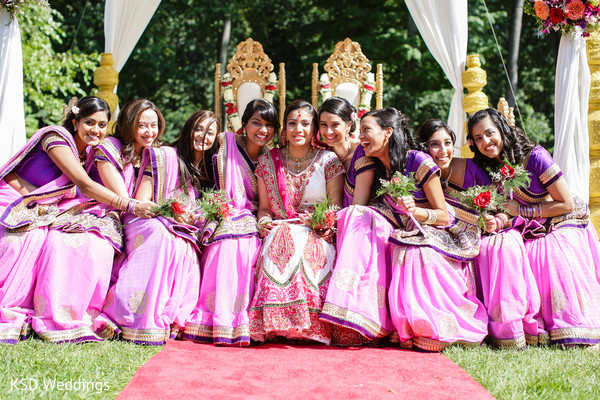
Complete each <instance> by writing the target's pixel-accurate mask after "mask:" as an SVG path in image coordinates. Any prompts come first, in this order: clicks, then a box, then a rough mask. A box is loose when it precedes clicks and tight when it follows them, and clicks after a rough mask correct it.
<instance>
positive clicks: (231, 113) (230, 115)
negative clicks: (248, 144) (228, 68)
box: [221, 72, 242, 132]
mask: <svg viewBox="0 0 600 400" xmlns="http://www.w3.org/2000/svg"><path fill="white" fill-rule="evenodd" d="M221 87H222V88H223V100H224V101H225V114H227V119H228V120H229V123H230V124H231V127H232V128H233V131H234V132H237V131H239V130H240V129H241V128H242V121H241V120H240V116H239V114H238V111H237V107H236V102H235V99H234V98H233V85H232V83H231V74H230V73H229V72H227V73H225V74H223V78H222V79H221Z"/></svg>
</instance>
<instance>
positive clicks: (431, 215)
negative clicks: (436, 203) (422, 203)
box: [423, 208, 438, 225]
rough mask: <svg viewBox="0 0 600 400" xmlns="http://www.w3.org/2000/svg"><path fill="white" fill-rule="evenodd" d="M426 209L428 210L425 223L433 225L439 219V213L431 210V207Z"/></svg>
mask: <svg viewBox="0 0 600 400" xmlns="http://www.w3.org/2000/svg"><path fill="white" fill-rule="evenodd" d="M425 211H427V219H426V220H425V221H423V223H424V224H425V225H433V224H434V223H435V221H437V217H438V216H437V213H436V212H435V210H430V209H429V208H426V209H425Z"/></svg>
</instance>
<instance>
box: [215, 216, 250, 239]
mask: <svg viewBox="0 0 600 400" xmlns="http://www.w3.org/2000/svg"><path fill="white" fill-rule="evenodd" d="M257 232H258V228H257V225H256V218H254V216H252V215H245V216H243V217H242V218H237V219H236V220H233V219H232V218H225V219H223V220H222V221H221V222H220V223H219V225H218V227H217V229H216V230H215V232H214V234H213V235H212V236H211V237H212V238H216V239H218V238H219V237H220V236H223V235H228V234H232V235H236V236H241V235H251V234H254V233H257Z"/></svg>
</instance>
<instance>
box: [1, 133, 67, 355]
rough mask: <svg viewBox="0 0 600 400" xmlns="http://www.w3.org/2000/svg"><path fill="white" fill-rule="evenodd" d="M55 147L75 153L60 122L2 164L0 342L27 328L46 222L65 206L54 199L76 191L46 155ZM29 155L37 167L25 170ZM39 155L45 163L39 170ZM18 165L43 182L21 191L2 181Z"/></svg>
mask: <svg viewBox="0 0 600 400" xmlns="http://www.w3.org/2000/svg"><path fill="white" fill-rule="evenodd" d="M53 146H66V147H69V148H70V149H71V151H72V152H73V155H74V157H78V153H77V149H76V147H75V142H74V141H73V137H72V136H71V134H70V133H69V132H68V131H67V130H66V129H64V128H63V127H61V126H49V127H46V128H43V129H40V130H39V131H37V132H36V133H35V134H34V135H33V136H32V138H31V139H30V140H29V141H28V142H27V143H26V144H25V146H24V147H23V148H22V149H21V150H19V151H18V152H17V153H16V154H15V155H14V156H13V157H12V158H11V159H10V160H9V161H8V163H6V164H5V165H4V166H3V167H2V168H1V169H0V214H1V217H0V224H1V226H0V259H1V260H2V262H1V266H0V343H11V344H12V343H16V342H17V341H18V340H19V339H23V338H25V337H27V336H28V335H29V333H30V332H31V317H32V315H33V291H34V285H35V279H36V269H35V266H36V260H37V258H38V255H39V253H40V250H41V249H42V245H43V243H44V241H45V240H46V236H47V233H48V225H50V224H51V223H52V222H53V221H54V220H55V219H56V217H57V216H58V215H59V214H60V213H61V211H64V208H62V207H59V206H58V203H59V202H60V200H61V199H63V198H72V197H74V196H75V194H76V188H75V186H74V185H73V184H72V183H71V181H70V180H69V178H68V177H67V176H66V175H64V174H63V173H62V172H61V171H60V169H59V168H58V167H56V165H55V164H54V163H53V162H52V161H51V159H50V157H48V156H47V154H46V152H47V151H48V150H49V149H50V148H52V147H53ZM31 157H33V158H31ZM27 159H30V160H32V161H33V162H32V163H31V164H30V167H29V168H30V169H31V168H33V169H36V170H35V171H30V170H28V169H25V170H23V168H24V167H23V166H22V165H23V162H25V160H27ZM42 160H43V161H44V162H45V165H44V167H45V168H44V169H43V170H41V171H38V170H37V167H38V166H39V165H40V163H41V161H42ZM19 168H21V170H20V172H21V171H22V172H23V173H25V172H26V173H29V174H37V175H38V177H37V178H38V180H41V181H43V182H45V183H44V184H42V185H41V186H40V187H38V189H36V190H35V191H33V192H32V193H31V194H29V195H26V196H21V194H20V193H19V192H17V191H16V190H15V189H13V188H12V187H11V186H10V185H8V184H7V183H6V182H5V180H4V178H5V177H6V175H7V174H8V173H10V172H11V171H14V170H17V169H19Z"/></svg>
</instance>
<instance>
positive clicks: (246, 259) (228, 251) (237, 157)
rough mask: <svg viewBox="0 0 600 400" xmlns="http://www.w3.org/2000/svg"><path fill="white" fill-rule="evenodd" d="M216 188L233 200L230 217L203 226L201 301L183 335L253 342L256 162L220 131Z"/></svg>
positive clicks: (212, 340) (221, 341) (201, 339)
mask: <svg viewBox="0 0 600 400" xmlns="http://www.w3.org/2000/svg"><path fill="white" fill-rule="evenodd" d="M219 146H220V147H219V151H218V153H217V154H216V156H215V168H214V170H215V171H216V178H217V179H216V186H217V189H222V190H224V191H225V193H226V195H227V198H228V199H230V201H229V205H230V206H231V215H230V216H229V217H227V218H225V219H224V220H223V221H221V222H219V223H217V222H215V221H212V222H210V223H209V224H208V225H207V227H206V228H205V229H204V233H203V235H202V236H203V240H202V244H203V245H204V249H203V253H202V258H201V267H202V285H201V286H200V295H199V298H198V303H197V304H196V307H195V308H194V311H193V312H192V315H191V316H190V317H189V318H188V320H187V322H186V324H185V332H184V335H183V337H184V339H189V340H194V341H197V342H201V343H215V344H226V345H231V344H237V345H240V346H247V345H249V344H250V328H249V321H248V307H249V305H250V300H251V299H252V296H253V295H254V264H255V263H256V259H257V258H258V252H259V250H260V239H259V238H258V231H257V228H256V217H255V216H254V213H255V210H256V203H257V201H258V199H257V197H258V193H257V191H258V190H257V186H256V176H255V175H254V169H255V167H254V164H253V163H252V161H251V160H250V158H249V157H248V155H247V154H246V152H245V150H244V149H243V148H242V147H240V146H239V145H238V144H237V143H236V140H235V134H234V133H232V132H225V133H222V134H220V135H219Z"/></svg>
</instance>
